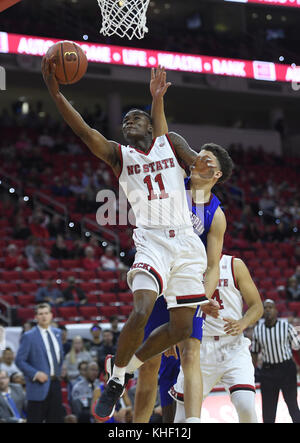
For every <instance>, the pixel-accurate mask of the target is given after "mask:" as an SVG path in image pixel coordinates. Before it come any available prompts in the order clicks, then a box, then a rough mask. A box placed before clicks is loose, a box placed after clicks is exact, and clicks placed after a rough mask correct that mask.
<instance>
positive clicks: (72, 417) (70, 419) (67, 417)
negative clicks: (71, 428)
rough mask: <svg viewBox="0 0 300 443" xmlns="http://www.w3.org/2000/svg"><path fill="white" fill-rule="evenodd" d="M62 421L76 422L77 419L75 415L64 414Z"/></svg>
mask: <svg viewBox="0 0 300 443" xmlns="http://www.w3.org/2000/svg"><path fill="white" fill-rule="evenodd" d="M64 423H78V419H77V417H76V415H74V414H69V415H66V416H65V418H64Z"/></svg>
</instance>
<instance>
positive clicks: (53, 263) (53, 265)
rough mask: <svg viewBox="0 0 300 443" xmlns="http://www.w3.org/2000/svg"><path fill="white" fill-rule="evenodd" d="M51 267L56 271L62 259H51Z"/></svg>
mask: <svg viewBox="0 0 300 443" xmlns="http://www.w3.org/2000/svg"><path fill="white" fill-rule="evenodd" d="M49 266H50V269H52V270H53V271H55V270H56V269H57V268H59V267H60V260H56V259H51V260H50V262H49Z"/></svg>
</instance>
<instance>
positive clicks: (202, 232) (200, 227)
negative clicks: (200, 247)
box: [184, 177, 221, 248]
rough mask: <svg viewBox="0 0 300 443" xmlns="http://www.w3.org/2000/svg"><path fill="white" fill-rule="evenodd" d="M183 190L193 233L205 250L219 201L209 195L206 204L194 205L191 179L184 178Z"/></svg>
mask: <svg viewBox="0 0 300 443" xmlns="http://www.w3.org/2000/svg"><path fill="white" fill-rule="evenodd" d="M184 184H185V189H186V191H187V193H186V195H187V201H188V207H189V211H190V217H191V221H192V224H193V228H194V232H195V233H196V234H197V235H198V236H199V237H200V239H201V240H202V242H203V244H204V246H205V248H206V246H207V234H208V232H209V230H210V227H211V224H212V221H213V218H214V215H215V212H216V210H217V209H218V207H219V206H220V205H221V202H220V200H219V199H218V197H216V196H215V194H213V193H211V195H210V199H209V201H208V202H207V203H203V204H196V203H195V202H194V201H193V198H192V193H191V192H190V187H191V179H190V177H186V178H185V179H184Z"/></svg>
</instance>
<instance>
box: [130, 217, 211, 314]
mask: <svg viewBox="0 0 300 443" xmlns="http://www.w3.org/2000/svg"><path fill="white" fill-rule="evenodd" d="M133 240H134V243H135V247H136V255H135V260H134V264H133V265H132V267H131V269H130V270H129V272H128V274H127V281H128V285H129V287H130V288H131V287H132V281H133V277H134V275H135V274H136V273H137V272H146V273H147V274H148V275H151V277H152V278H153V279H154V281H155V282H156V287H157V293H158V294H157V295H161V294H164V297H165V299H166V302H167V305H168V309H170V308H174V307H180V306H195V307H196V306H197V305H200V304H205V303H208V300H207V298H206V296H205V291H204V286H203V274H204V272H205V270H206V267H207V259H206V251H205V248H204V245H203V243H202V241H201V240H200V238H199V237H198V236H197V235H196V234H195V233H194V231H193V228H192V227H189V226H188V227H180V228H177V229H176V228H172V229H144V228H137V229H135V230H134V234H133ZM141 289H143V288H141Z"/></svg>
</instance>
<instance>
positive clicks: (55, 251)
mask: <svg viewBox="0 0 300 443" xmlns="http://www.w3.org/2000/svg"><path fill="white" fill-rule="evenodd" d="M50 256H51V257H52V258H55V259H58V260H59V259H61V260H66V259H68V258H69V256H70V254H69V251H68V248H67V245H66V242H65V240H64V238H63V236H62V235H58V236H57V238H56V242H55V243H54V245H53V246H52V249H51V253H50Z"/></svg>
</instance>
